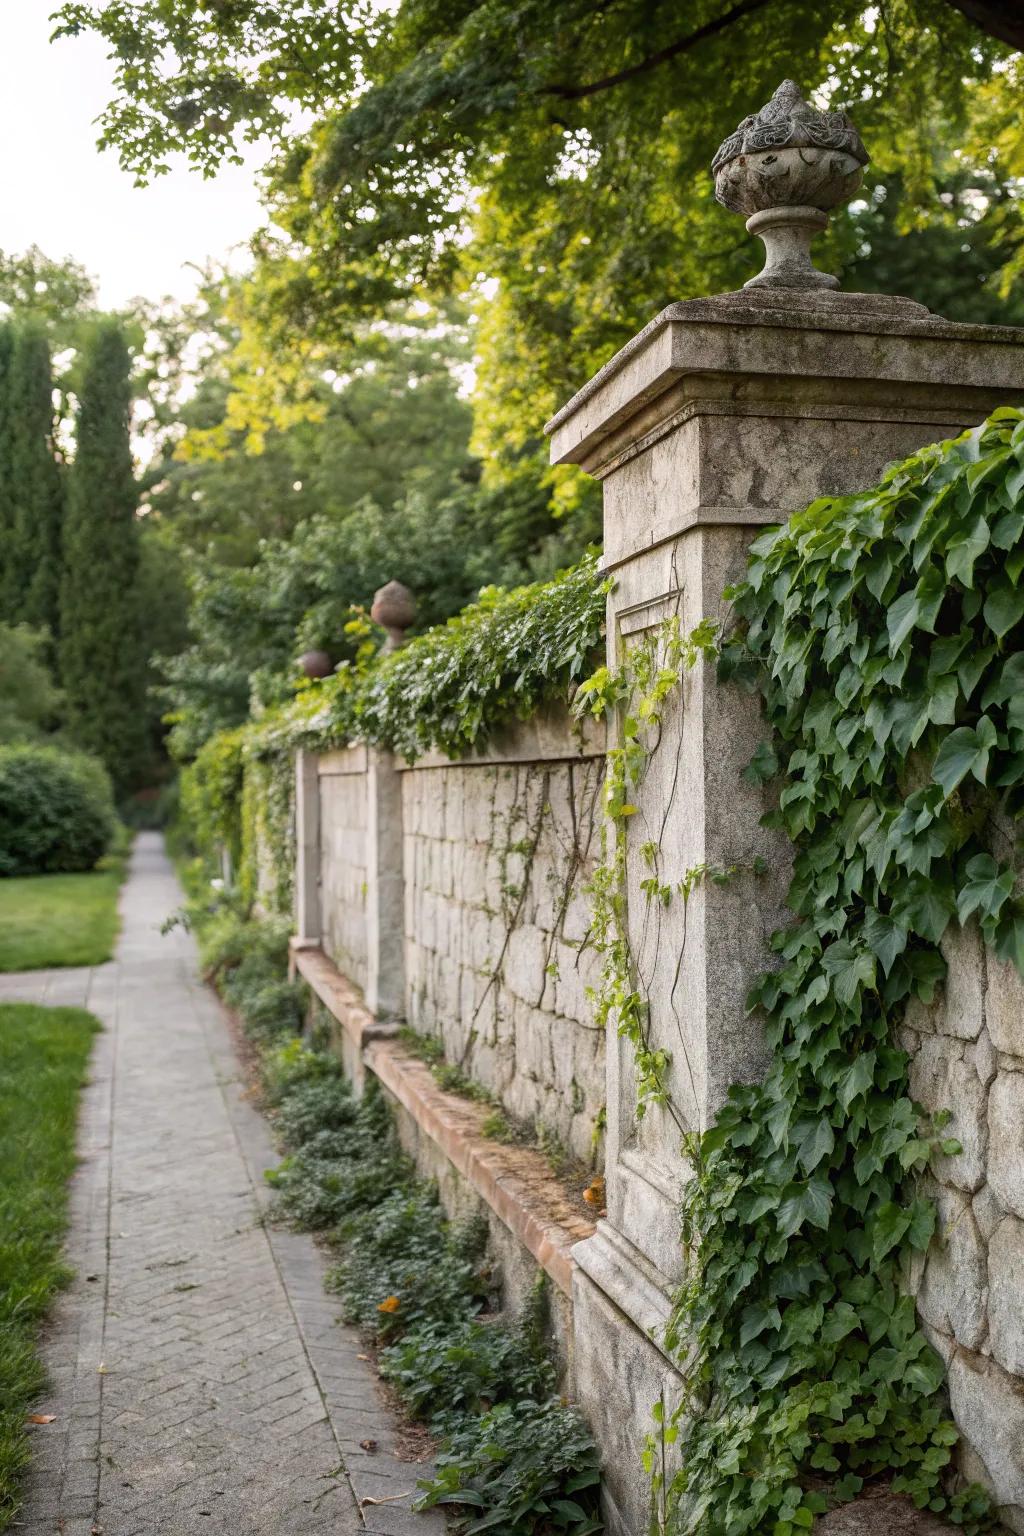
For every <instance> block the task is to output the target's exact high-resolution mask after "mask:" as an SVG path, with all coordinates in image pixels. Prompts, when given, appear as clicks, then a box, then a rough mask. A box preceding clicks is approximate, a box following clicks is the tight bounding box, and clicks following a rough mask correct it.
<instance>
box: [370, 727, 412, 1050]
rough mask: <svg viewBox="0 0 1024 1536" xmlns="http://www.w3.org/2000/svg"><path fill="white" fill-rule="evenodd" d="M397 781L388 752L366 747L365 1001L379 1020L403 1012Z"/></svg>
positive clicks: (399, 785) (399, 784) (399, 793)
mask: <svg viewBox="0 0 1024 1536" xmlns="http://www.w3.org/2000/svg"><path fill="white" fill-rule="evenodd" d="M402 842H403V835H402V779H401V775H400V774H399V772H398V770H397V768H396V766H395V759H394V757H393V755H392V754H391V753H390V752H383V751H381V750H380V748H378V747H370V748H368V749H367V765H366V1005H367V1007H368V1008H369V1009H370V1011H371V1013H373V1014H375V1015H376V1017H377V1019H378V1021H379V1022H380V1023H382V1024H386V1023H391V1022H393V1021H395V1020H398V1019H402V1018H404V1016H405V925H404V902H405V895H404V885H403V872H402V852H403V850H402Z"/></svg>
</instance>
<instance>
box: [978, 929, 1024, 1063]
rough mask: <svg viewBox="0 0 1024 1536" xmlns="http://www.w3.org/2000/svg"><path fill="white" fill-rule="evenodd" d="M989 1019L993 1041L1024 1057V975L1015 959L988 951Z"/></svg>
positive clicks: (1004, 1048)
mask: <svg viewBox="0 0 1024 1536" xmlns="http://www.w3.org/2000/svg"><path fill="white" fill-rule="evenodd" d="M987 958H988V991H987V993H986V996H985V1020H986V1023H987V1024H988V1032H989V1034H990V1035H991V1036H992V1044H993V1045H994V1046H995V1048H996V1050H997V1051H1002V1052H1003V1053H1004V1054H1005V1055H1007V1056H1019V1057H1021V1058H1022V1059H1024V977H1022V976H1021V974H1020V972H1019V971H1018V969H1017V967H1016V966H1015V965H1014V963H1013V961H1012V960H1000V959H999V957H998V955H996V954H994V953H990V954H989V955H988V957H987Z"/></svg>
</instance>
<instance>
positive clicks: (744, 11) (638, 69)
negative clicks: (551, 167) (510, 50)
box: [541, 0, 970, 101]
mask: <svg viewBox="0 0 1024 1536" xmlns="http://www.w3.org/2000/svg"><path fill="white" fill-rule="evenodd" d="M967 3H970V0H967ZM771 4H772V0H737V4H735V5H733V6H731V7H730V8H729V10H727V11H725V12H724V13H723V14H722V15H721V16H716V17H715V19H714V20H713V21H706V22H705V23H704V25H703V26H702V27H698V28H697V30H696V32H688V33H687V34H686V36H685V37H680V38H677V39H676V41H675V42H674V43H669V44H668V46H667V47H665V48H659V49H658V51H657V53H652V54H649V55H648V56H647V58H646V59H641V60H640V62H639V63H638V64H631V65H630V66H629V68H628V69H620V70H619V71H618V73H617V74H614V75H606V76H605V78H604V79H603V80H592V81H591V82H590V83H589V84H588V85H545V86H542V87H541V95H542V96H557V97H558V98H559V99H560V100H561V101H580V100H581V99H582V98H583V97H584V96H594V95H596V94H597V92H598V91H609V90H611V89H612V87H613V86H616V85H622V83H623V82H624V81H626V80H633V79H635V78H636V76H637V75H646V74H647V73H648V72H649V71H650V70H652V69H657V68H658V66H659V65H660V64H667V63H668V61H669V60H670V59H676V58H678V57H679V55H680V54H681V53H688V52H689V50H690V49H691V48H695V47H696V46H697V44H698V43H703V42H704V41H705V40H706V39H707V38H709V37H715V36H717V34H718V33H719V32H724V31H725V30H726V28H727V27H731V26H732V25H733V23H734V22H737V21H740V20H742V18H743V17H744V16H749V15H751V14H752V13H753V12H754V11H761V10H763V9H764V8H765V6H766V5H771Z"/></svg>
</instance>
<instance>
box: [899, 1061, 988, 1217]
mask: <svg viewBox="0 0 1024 1536" xmlns="http://www.w3.org/2000/svg"><path fill="white" fill-rule="evenodd" d="M962 1052H963V1046H962V1045H961V1044H960V1042H959V1041H955V1040H951V1039H950V1038H949V1037H948V1036H947V1035H925V1036H924V1037H923V1038H922V1040H921V1044H920V1046H919V1047H918V1050H917V1052H916V1053H915V1055H914V1056H913V1057H912V1058H911V1062H910V1091H911V1093H912V1094H913V1096H914V1098H915V1099H917V1100H918V1101H919V1102H920V1103H921V1104H923V1105H924V1107H925V1109H927V1110H930V1111H931V1112H932V1113H933V1114H935V1113H937V1112H939V1111H940V1110H948V1111H949V1112H950V1114H951V1115H952V1119H951V1121H950V1122H949V1126H948V1128H947V1130H946V1134H947V1135H948V1136H950V1137H955V1138H956V1139H957V1140H958V1141H959V1142H960V1145H961V1146H962V1147H963V1151H962V1152H961V1153H959V1154H958V1155H957V1156H955V1157H946V1156H940V1157H938V1158H936V1159H935V1164H934V1171H935V1175H936V1177H937V1178H938V1179H939V1180H940V1181H941V1182H942V1183H944V1184H946V1183H948V1184H955V1185H956V1186H957V1187H958V1188H959V1189H965V1190H970V1191H972V1192H973V1191H974V1190H976V1189H980V1188H981V1186H982V1184H984V1182H985V1153H986V1150H987V1147H988V1121H987V1118H986V1108H987V1100H988V1094H987V1092H986V1089H985V1086H984V1084H983V1083H982V1082H981V1081H980V1079H979V1077H978V1074H977V1072H976V1070H975V1069H974V1066H973V1064H969V1063H967V1062H965V1061H964V1060H963V1059H962Z"/></svg>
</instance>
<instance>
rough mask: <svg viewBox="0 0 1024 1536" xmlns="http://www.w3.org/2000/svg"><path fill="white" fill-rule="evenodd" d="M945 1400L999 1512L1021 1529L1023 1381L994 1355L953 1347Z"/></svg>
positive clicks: (1023, 1526)
mask: <svg viewBox="0 0 1024 1536" xmlns="http://www.w3.org/2000/svg"><path fill="white" fill-rule="evenodd" d="M949 1400H950V1406H951V1407H952V1409H953V1417H954V1418H955V1419H956V1422H957V1424H958V1425H959V1426H960V1428H961V1430H962V1431H963V1433H964V1435H965V1436H966V1438H967V1439H968V1440H969V1441H970V1444H971V1447H972V1450H973V1453H974V1454H973V1456H972V1458H971V1461H972V1464H973V1465H974V1466H976V1467H977V1469H978V1471H979V1472H980V1473H981V1474H982V1480H983V1481H984V1482H985V1483H987V1484H988V1486H989V1488H990V1489H991V1490H992V1493H993V1495H994V1497H995V1502H996V1504H997V1506H998V1509H999V1514H1000V1516H1001V1518H1002V1519H1003V1521H1004V1522H1005V1523H1006V1524H1007V1525H1009V1526H1010V1528H1011V1530H1013V1531H1016V1532H1024V1382H1021V1381H1019V1380H1018V1379H1017V1378H1016V1377H1015V1376H1011V1375H1009V1373H1008V1372H1006V1371H1004V1370H1003V1369H1002V1367H1001V1366H1000V1365H998V1364H997V1363H996V1361H994V1360H984V1359H982V1358H981V1357H980V1356H978V1355H973V1354H971V1353H969V1352H968V1351H967V1350H958V1351H957V1353H956V1355H955V1356H954V1357H953V1359H952V1360H951V1361H950V1365H949Z"/></svg>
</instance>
